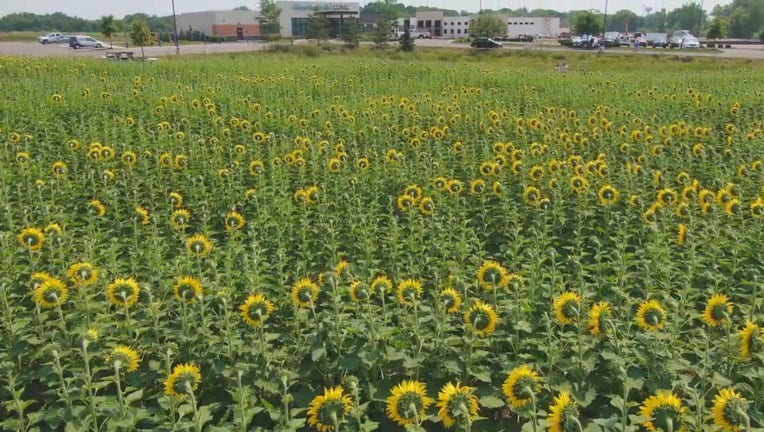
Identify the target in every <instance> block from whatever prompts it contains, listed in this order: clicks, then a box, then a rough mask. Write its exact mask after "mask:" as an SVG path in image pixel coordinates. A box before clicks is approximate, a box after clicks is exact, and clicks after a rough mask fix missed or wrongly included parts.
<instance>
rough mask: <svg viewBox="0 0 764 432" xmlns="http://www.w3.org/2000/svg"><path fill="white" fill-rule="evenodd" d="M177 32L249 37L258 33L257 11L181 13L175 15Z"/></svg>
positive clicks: (238, 37) (239, 37)
mask: <svg viewBox="0 0 764 432" xmlns="http://www.w3.org/2000/svg"><path fill="white" fill-rule="evenodd" d="M176 19H177V24H178V32H184V33H186V32H199V33H201V34H203V35H206V36H226V37H228V38H235V39H240V40H243V39H249V38H251V37H255V36H259V35H260V22H259V21H258V20H257V12H254V11H242V10H229V11H203V12H190V13H183V14H180V15H178V16H177V17H176Z"/></svg>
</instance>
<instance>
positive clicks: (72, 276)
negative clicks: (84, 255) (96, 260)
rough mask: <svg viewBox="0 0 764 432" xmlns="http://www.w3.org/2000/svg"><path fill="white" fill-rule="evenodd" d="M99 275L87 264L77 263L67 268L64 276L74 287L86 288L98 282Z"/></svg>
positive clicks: (96, 270)
mask: <svg viewBox="0 0 764 432" xmlns="http://www.w3.org/2000/svg"><path fill="white" fill-rule="evenodd" d="M99 273H100V272H99V271H98V269H96V268H95V267H93V265H92V264H90V263H89V262H78V263H74V264H72V265H71V266H69V271H68V272H67V273H66V275H67V276H68V277H69V280H70V281H72V283H73V284H74V285H78V286H87V285H90V284H92V283H94V282H95V281H97V280H98V274H99Z"/></svg>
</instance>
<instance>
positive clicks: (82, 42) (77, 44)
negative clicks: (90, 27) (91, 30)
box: [69, 36, 106, 49]
mask: <svg viewBox="0 0 764 432" xmlns="http://www.w3.org/2000/svg"><path fill="white" fill-rule="evenodd" d="M69 46H70V47H72V48H74V49H77V48H82V47H93V48H102V47H104V46H106V44H105V43H103V42H101V41H99V40H98V39H94V38H92V37H90V36H70V37H69Z"/></svg>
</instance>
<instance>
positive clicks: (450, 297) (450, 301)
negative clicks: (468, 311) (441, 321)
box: [440, 288, 462, 314]
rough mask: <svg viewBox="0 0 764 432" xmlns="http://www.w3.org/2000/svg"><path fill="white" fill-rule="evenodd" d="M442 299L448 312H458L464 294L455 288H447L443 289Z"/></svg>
mask: <svg viewBox="0 0 764 432" xmlns="http://www.w3.org/2000/svg"><path fill="white" fill-rule="evenodd" d="M440 300H441V301H442V302H443V307H444V308H445V310H446V313H450V314H454V313H457V312H459V309H461V307H462V296H461V294H459V292H458V291H456V290H455V289H453V288H446V289H444V290H443V291H441V292H440Z"/></svg>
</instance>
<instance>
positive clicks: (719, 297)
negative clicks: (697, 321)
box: [703, 294, 734, 327]
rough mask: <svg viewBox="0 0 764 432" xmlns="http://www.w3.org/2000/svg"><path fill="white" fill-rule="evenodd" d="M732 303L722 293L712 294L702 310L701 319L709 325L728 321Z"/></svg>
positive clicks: (715, 325) (714, 325)
mask: <svg viewBox="0 0 764 432" xmlns="http://www.w3.org/2000/svg"><path fill="white" fill-rule="evenodd" d="M733 308H734V305H733V304H732V302H731V301H729V299H728V298H727V296H726V295H724V294H714V295H713V296H711V298H709V299H708V303H706V309H705V310H704V311H703V321H705V322H706V323H707V324H708V325H710V326H711V327H717V326H719V325H721V324H726V323H729V322H730V316H731V315H732V310H733Z"/></svg>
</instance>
